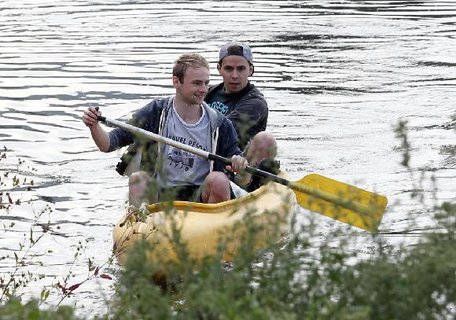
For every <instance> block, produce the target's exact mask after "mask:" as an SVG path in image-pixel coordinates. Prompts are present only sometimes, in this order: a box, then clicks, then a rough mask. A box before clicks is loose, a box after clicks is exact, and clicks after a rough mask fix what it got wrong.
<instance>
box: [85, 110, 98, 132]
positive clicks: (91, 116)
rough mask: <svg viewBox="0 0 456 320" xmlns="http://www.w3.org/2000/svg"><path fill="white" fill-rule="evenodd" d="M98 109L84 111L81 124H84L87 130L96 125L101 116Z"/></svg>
mask: <svg viewBox="0 0 456 320" xmlns="http://www.w3.org/2000/svg"><path fill="white" fill-rule="evenodd" d="M98 109H99V108H98V107H89V108H88V109H86V110H84V114H83V116H82V122H84V124H85V125H86V126H88V127H89V128H90V127H93V126H96V125H97V124H98V117H100V116H101V112H100V111H98Z"/></svg>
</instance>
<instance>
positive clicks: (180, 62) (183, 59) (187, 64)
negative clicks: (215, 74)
mask: <svg viewBox="0 0 456 320" xmlns="http://www.w3.org/2000/svg"><path fill="white" fill-rule="evenodd" d="M188 68H206V69H207V70H209V63H208V62H207V60H206V59H205V58H204V57H203V56H202V55H200V54H198V53H186V54H183V55H181V56H180V57H179V59H177V60H176V62H175V63H174V67H173V76H174V77H177V78H178V79H179V81H180V82H181V83H183V82H184V76H185V72H186V71H187V69H188Z"/></svg>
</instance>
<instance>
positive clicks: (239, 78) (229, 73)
mask: <svg viewBox="0 0 456 320" xmlns="http://www.w3.org/2000/svg"><path fill="white" fill-rule="evenodd" d="M217 69H218V71H219V74H220V75H221V76H222V78H223V83H224V86H225V92H226V93H235V92H239V91H241V90H242V89H244V88H245V87H246V86H247V83H248V81H249V77H250V75H251V74H252V72H253V67H252V66H251V65H250V64H249V62H248V61H247V59H245V58H244V57H241V56H228V57H225V58H223V60H222V63H221V64H219V65H218V66H217Z"/></svg>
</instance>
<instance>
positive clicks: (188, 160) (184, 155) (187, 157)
mask: <svg viewBox="0 0 456 320" xmlns="http://www.w3.org/2000/svg"><path fill="white" fill-rule="evenodd" d="M168 159H169V160H170V163H169V165H170V166H173V167H175V168H179V169H184V171H188V170H189V169H191V168H193V164H194V163H195V155H193V154H192V153H189V152H186V151H184V150H180V149H177V148H174V147H170V148H169V152H168Z"/></svg>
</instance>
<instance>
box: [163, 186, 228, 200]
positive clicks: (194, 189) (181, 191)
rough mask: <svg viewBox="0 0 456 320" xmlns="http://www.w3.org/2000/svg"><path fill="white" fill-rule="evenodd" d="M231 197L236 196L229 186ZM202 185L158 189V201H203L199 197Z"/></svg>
mask: <svg viewBox="0 0 456 320" xmlns="http://www.w3.org/2000/svg"><path fill="white" fill-rule="evenodd" d="M230 193H231V199H234V198H236V196H235V195H234V192H233V189H231V188H230ZM201 194H202V187H201V186H195V185H186V186H178V187H171V188H163V189H162V190H161V191H160V196H159V201H161V202H162V201H173V200H179V201H192V202H203V201H202V199H201Z"/></svg>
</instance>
